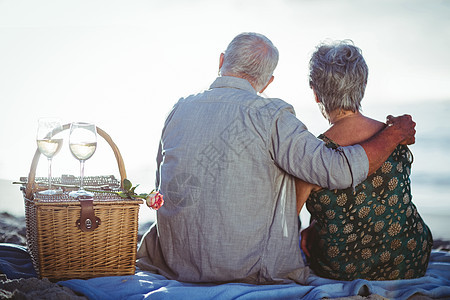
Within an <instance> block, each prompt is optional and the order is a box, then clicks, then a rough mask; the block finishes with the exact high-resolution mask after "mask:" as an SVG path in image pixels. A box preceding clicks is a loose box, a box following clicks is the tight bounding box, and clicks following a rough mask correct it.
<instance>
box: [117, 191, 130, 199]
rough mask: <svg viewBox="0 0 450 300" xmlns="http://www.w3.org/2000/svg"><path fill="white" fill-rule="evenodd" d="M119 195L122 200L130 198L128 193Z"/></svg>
mask: <svg viewBox="0 0 450 300" xmlns="http://www.w3.org/2000/svg"><path fill="white" fill-rule="evenodd" d="M118 195H119V196H120V197H122V198H128V196H129V195H128V193H125V192H119V193H118Z"/></svg>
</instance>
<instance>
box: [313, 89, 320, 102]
mask: <svg viewBox="0 0 450 300" xmlns="http://www.w3.org/2000/svg"><path fill="white" fill-rule="evenodd" d="M312 90H313V93H314V99H315V100H316V103H320V100H319V97H318V96H317V94H316V91H315V90H314V89H313V88H312Z"/></svg>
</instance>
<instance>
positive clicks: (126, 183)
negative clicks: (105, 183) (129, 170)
mask: <svg viewBox="0 0 450 300" xmlns="http://www.w3.org/2000/svg"><path fill="white" fill-rule="evenodd" d="M131 187H132V184H131V181H129V180H128V179H126V178H125V179H124V180H123V188H124V189H125V190H126V191H129V190H130V189H131Z"/></svg>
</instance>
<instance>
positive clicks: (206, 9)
mask: <svg viewBox="0 0 450 300" xmlns="http://www.w3.org/2000/svg"><path fill="white" fill-rule="evenodd" d="M449 16H450V1H438V0H344V1H335V0H316V1H312V0H278V1H276V0H249V1H241V0H232V1H214V0H190V1H182V0H168V1H153V0H147V1H144V0H140V1H135V0H115V1H114V0H89V1H88V0H40V1H33V0H0V104H1V115H2V117H1V118H0V140H1V141H2V147H0V178H2V179H8V180H18V178H19V177H20V176H26V175H27V174H28V171H29V168H30V164H31V160H32V157H33V154H34V151H35V150H36V142H35V138H36V137H35V135H36V130H37V120H38V119H39V118H40V117H59V118H61V119H62V121H63V123H70V122H73V121H90V122H94V123H95V124H96V125H97V126H98V127H100V128H102V129H103V130H105V131H106V132H107V133H108V134H109V135H110V136H111V137H112V139H113V140H114V141H115V143H116V144H117V146H118V147H119V149H120V151H121V153H122V156H123V158H124V162H125V167H126V169H127V173H128V174H127V175H128V178H129V179H130V180H131V181H132V182H133V184H140V185H141V187H143V188H144V189H152V188H153V187H154V186H153V183H154V171H155V170H154V168H155V163H154V161H155V155H156V150H157V144H158V140H159V136H160V132H161V129H162V126H163V122H164V119H165V116H166V115H167V113H168V112H169V110H170V108H171V107H172V106H173V104H174V103H175V102H176V101H177V100H178V99H179V98H180V97H182V96H187V95H189V94H192V93H196V92H199V91H201V90H202V89H205V88H208V86H209V85H210V84H211V83H212V81H213V80H214V78H215V77H216V76H217V72H218V64H219V55H220V53H221V52H222V51H223V50H224V49H225V48H226V46H227V45H228V43H229V42H230V41H231V39H232V38H233V37H234V36H235V35H237V34H239V33H241V32H244V31H254V32H259V33H262V34H264V35H266V36H267V37H268V38H269V39H271V40H272V41H273V43H274V44H275V46H276V47H277V48H278V50H279V52H280V61H279V64H278V67H277V69H276V71H275V73H274V76H275V81H274V82H273V83H272V84H271V85H270V86H269V88H268V89H267V90H266V92H265V94H266V95H267V96H270V97H277V98H281V99H283V100H285V101H287V102H289V103H291V104H293V105H294V108H295V109H296V111H297V115H298V116H299V118H301V119H302V120H303V121H304V122H305V123H306V124H307V125H308V127H309V128H310V129H311V130H312V131H315V132H317V133H320V130H323V129H325V128H326V127H327V126H328V124H327V123H326V122H325V121H324V120H323V119H322V117H321V115H320V113H319V111H318V109H317V107H316V106H315V104H314V101H313V96H312V92H311V90H310V89H309V86H308V80H307V73H308V61H309V58H310V55H311V53H312V52H313V51H314V48H315V46H316V45H317V44H319V43H320V42H321V41H324V40H327V39H351V40H353V42H354V43H355V45H357V46H358V47H360V48H361V49H362V51H363V55H364V57H365V59H366V61H367V64H368V65H369V84H368V87H367V90H366V97H365V99H364V102H367V103H371V104H372V105H385V104H389V103H411V105H414V104H415V103H419V102H420V103H422V102H424V101H450V84H449V83H450V56H449V55H448V53H449V48H450V47H449V46H450V18H449ZM363 107H364V103H363ZM388 113H389V112H387V113H386V114H388ZM318 120H320V121H318ZM67 140H68V139H66V143H65V146H63V149H62V150H61V152H60V153H59V154H58V155H57V156H55V158H54V162H53V170H54V173H55V174H60V173H61V174H78V172H79V169H78V161H77V160H76V159H75V158H73V157H72V156H71V155H70V151H69V150H68V145H67ZM114 161H115V158H114V156H113V154H112V151H111V149H110V148H109V147H108V145H107V144H106V143H102V141H101V139H100V141H99V145H98V149H97V152H96V153H95V154H94V156H93V157H92V158H91V159H90V160H88V161H87V162H86V166H85V170H86V175H103V174H116V175H117V174H118V171H117V165H116V164H115V162H114ZM46 167H47V162H46V161H45V160H44V159H43V158H41V160H40V162H39V166H38V170H37V176H46ZM142 192H144V191H142Z"/></svg>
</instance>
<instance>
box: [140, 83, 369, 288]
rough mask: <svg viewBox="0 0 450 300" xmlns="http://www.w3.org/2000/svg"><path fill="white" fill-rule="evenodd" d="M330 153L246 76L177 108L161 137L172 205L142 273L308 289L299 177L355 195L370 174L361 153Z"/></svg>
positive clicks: (163, 212) (149, 240)
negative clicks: (352, 189) (301, 241)
mask: <svg viewBox="0 0 450 300" xmlns="http://www.w3.org/2000/svg"><path fill="white" fill-rule="evenodd" d="M340 150H341V151H336V150H332V149H329V148H327V147H325V145H324V143H323V142H322V141H321V140H318V139H317V138H316V137H314V136H313V135H312V134H311V133H310V132H308V131H307V128H306V126H305V125H304V124H303V123H302V122H301V121H300V120H298V119H297V118H296V116H295V113H294V109H293V108H292V106H291V105H289V104H287V103H286V102H284V101H282V100H280V99H275V98H263V97H260V96H259V95H257V93H256V91H255V90H254V89H253V87H252V86H251V85H250V83H249V82H248V81H246V80H244V79H241V78H237V77H229V76H223V77H219V78H217V79H216V81H215V82H214V83H213V84H212V85H211V87H210V89H208V90H206V91H204V92H202V93H200V94H196V95H191V96H189V97H187V98H182V99H180V100H179V101H178V103H177V104H175V106H174V108H173V110H172V111H171V113H170V114H169V116H168V118H167V120H166V123H165V126H164V129H163V132H162V136H161V143H160V149H159V153H158V158H157V163H158V171H157V185H158V186H159V189H160V192H161V193H162V194H163V195H164V200H165V204H164V206H163V207H162V208H160V210H158V212H157V224H156V225H155V226H154V227H152V228H151V230H150V231H149V232H148V233H147V234H146V236H145V237H144V239H143V242H142V243H141V246H140V248H139V251H138V266H139V267H140V268H141V269H148V270H154V271H157V272H159V273H161V274H162V275H165V276H166V277H168V278H170V279H177V280H181V281H189V282H227V281H241V282H250V283H257V284H259V283H271V282H290V281H295V282H299V283H304V282H305V279H306V277H307V275H308V269H307V268H305V265H304V262H303V260H302V257H301V254H300V248H299V226H298V216H297V214H296V199H295V183H294V177H298V178H300V179H303V180H304V181H307V182H311V183H315V184H317V185H320V186H322V187H326V188H330V189H337V188H346V187H349V186H351V185H353V186H355V185H357V184H358V183H360V182H361V181H362V180H364V179H365V178H366V176H367V172H368V159H367V156H366V154H365V152H364V150H363V148H362V147H361V146H359V145H356V146H351V147H343V148H341V149H340Z"/></svg>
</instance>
